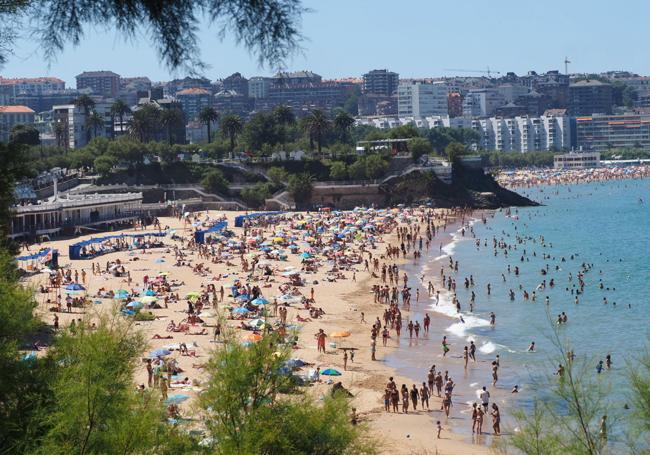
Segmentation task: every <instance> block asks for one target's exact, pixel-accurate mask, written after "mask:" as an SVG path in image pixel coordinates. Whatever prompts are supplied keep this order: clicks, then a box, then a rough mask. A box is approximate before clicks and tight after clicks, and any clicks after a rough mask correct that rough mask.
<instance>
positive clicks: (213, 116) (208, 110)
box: [199, 106, 219, 144]
mask: <svg viewBox="0 0 650 455" xmlns="http://www.w3.org/2000/svg"><path fill="white" fill-rule="evenodd" d="M217 120H219V113H218V112H217V110H216V109H215V108H213V107H211V106H208V107H204V108H203V109H202V110H201V112H199V121H200V122H201V123H203V124H204V125H205V127H206V129H207V130H208V144H209V143H210V142H212V125H213V124H214V123H216V122H217Z"/></svg>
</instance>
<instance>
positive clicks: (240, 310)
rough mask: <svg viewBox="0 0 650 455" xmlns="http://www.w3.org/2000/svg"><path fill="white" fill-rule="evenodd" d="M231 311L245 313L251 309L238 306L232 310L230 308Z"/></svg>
mask: <svg viewBox="0 0 650 455" xmlns="http://www.w3.org/2000/svg"><path fill="white" fill-rule="evenodd" d="M232 312H233V313H237V314H247V313H250V312H251V310H249V309H248V308H243V307H240V308H235V309H234V310H232Z"/></svg>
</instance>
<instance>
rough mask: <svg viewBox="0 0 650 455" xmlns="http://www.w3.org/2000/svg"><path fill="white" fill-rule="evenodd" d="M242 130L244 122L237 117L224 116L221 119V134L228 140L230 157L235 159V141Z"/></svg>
mask: <svg viewBox="0 0 650 455" xmlns="http://www.w3.org/2000/svg"><path fill="white" fill-rule="evenodd" d="M243 130H244V121H243V120H242V119H241V117H240V116H239V115H234V114H230V115H226V116H225V117H224V118H223V119H221V133H222V134H223V135H224V136H225V137H227V138H228V139H230V156H231V158H232V159H235V141H236V140H237V136H238V135H239V134H241V132H242V131H243Z"/></svg>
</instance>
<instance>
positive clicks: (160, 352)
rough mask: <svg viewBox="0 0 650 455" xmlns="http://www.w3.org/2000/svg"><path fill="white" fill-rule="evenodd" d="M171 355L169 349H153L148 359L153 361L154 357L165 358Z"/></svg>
mask: <svg viewBox="0 0 650 455" xmlns="http://www.w3.org/2000/svg"><path fill="white" fill-rule="evenodd" d="M171 353H172V351H170V350H169V349H164V348H160V349H154V350H153V351H151V352H150V353H149V358H151V359H155V358H156V357H165V356H168V355H169V354H171Z"/></svg>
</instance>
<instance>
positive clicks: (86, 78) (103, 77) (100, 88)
mask: <svg viewBox="0 0 650 455" xmlns="http://www.w3.org/2000/svg"><path fill="white" fill-rule="evenodd" d="M75 79H76V80H77V90H83V89H86V88H88V89H91V90H92V92H93V94H95V95H100V96H106V97H110V98H115V97H117V95H118V94H119V91H120V75H119V74H116V73H114V72H112V71H105V70H102V71H84V72H83V73H81V74H79V75H77V76H76V77H75Z"/></svg>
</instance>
